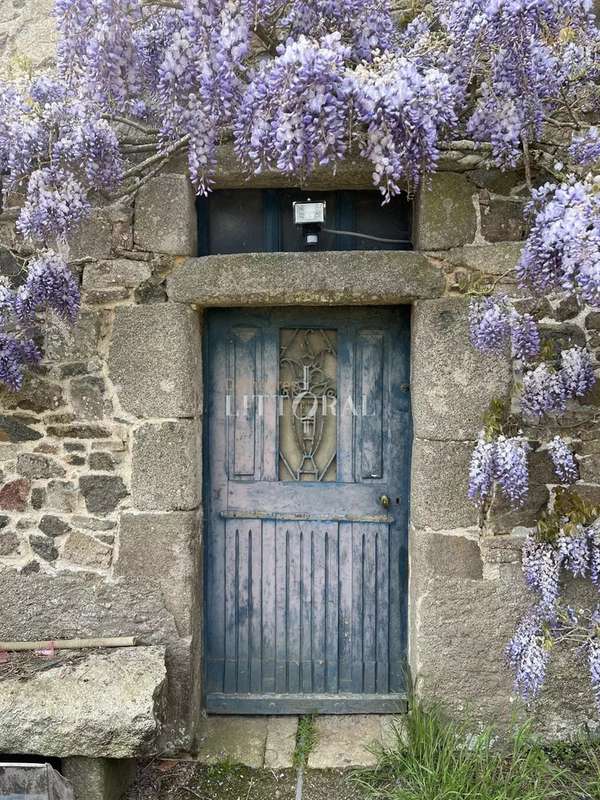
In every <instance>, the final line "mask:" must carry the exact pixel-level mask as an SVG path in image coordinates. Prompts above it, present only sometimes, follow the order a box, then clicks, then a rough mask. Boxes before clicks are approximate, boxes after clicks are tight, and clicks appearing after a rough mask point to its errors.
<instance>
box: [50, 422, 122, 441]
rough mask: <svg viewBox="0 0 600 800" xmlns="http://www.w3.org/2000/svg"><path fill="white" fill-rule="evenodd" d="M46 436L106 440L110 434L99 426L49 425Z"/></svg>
mask: <svg viewBox="0 0 600 800" xmlns="http://www.w3.org/2000/svg"><path fill="white" fill-rule="evenodd" d="M47 432H48V436H56V437H58V438H59V439H63V438H64V439H108V437H109V436H110V433H109V432H108V431H107V430H106V428H103V427H102V426H100V425H49V426H48V429H47Z"/></svg>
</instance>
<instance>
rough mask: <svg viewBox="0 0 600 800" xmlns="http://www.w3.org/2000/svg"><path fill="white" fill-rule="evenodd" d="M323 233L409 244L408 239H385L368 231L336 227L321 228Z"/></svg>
mask: <svg viewBox="0 0 600 800" xmlns="http://www.w3.org/2000/svg"><path fill="white" fill-rule="evenodd" d="M321 230H322V231H323V233H333V234H334V235H335V236H354V238H355V239H370V240H371V241H372V242H387V244H409V240H408V239H383V238H382V237H381V236H371V235H370V234H368V233H356V232H355V231H336V230H335V229H334V228H321Z"/></svg>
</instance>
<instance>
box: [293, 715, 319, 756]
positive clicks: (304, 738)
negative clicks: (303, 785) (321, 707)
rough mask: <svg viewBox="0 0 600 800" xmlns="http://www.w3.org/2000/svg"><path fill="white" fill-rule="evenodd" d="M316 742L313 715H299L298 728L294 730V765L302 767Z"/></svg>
mask: <svg viewBox="0 0 600 800" xmlns="http://www.w3.org/2000/svg"><path fill="white" fill-rule="evenodd" d="M316 743H317V727H316V725H315V715H314V714H310V715H308V716H305V717H300V719H299V720H298V730H297V732H296V749H295V750H294V766H295V767H304V766H306V763H307V761H308V757H309V755H310V754H311V752H312V751H313V750H314V748H315V745H316Z"/></svg>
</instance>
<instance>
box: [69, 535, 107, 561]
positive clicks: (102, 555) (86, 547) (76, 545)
mask: <svg viewBox="0 0 600 800" xmlns="http://www.w3.org/2000/svg"><path fill="white" fill-rule="evenodd" d="M61 558H63V559H65V560H66V561H72V562H73V563H74V564H78V565H79V566H82V567H91V568H94V569H108V567H110V562H111V559H112V548H111V547H109V546H108V545H106V544H104V543H103V542H100V541H98V540H97V539H94V537H93V536H87V535H86V534H85V533H81V531H73V533H71V534H69V537H68V538H67V541H66V542H65V544H64V547H63V550H62V553H61Z"/></svg>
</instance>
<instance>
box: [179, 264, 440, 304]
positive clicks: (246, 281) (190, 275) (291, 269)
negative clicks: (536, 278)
mask: <svg viewBox="0 0 600 800" xmlns="http://www.w3.org/2000/svg"><path fill="white" fill-rule="evenodd" d="M444 288H445V280H444V276H443V274H442V271H441V270H440V268H439V267H438V266H436V265H435V264H433V263H432V262H431V261H430V260H428V259H427V258H426V257H425V256H423V255H421V254H420V253H410V252H389V251H388V252H365V251H363V252H360V251H356V252H351V253H335V252H323V253H248V254H242V255H225V256H206V257H204V258H195V259H189V260H188V261H186V262H185V263H183V264H182V265H181V266H177V267H176V268H175V269H174V271H173V272H172V273H171V275H170V276H169V277H168V279H167V292H168V295H169V297H170V299H171V300H175V301H176V302H178V303H197V304H198V305H201V306H246V305H250V304H252V305H255V306H276V305H282V306H290V305H323V304H328V305H398V304H401V303H411V302H413V301H414V300H416V299H419V298H422V297H439V296H440V295H442V294H443V292H444Z"/></svg>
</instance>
